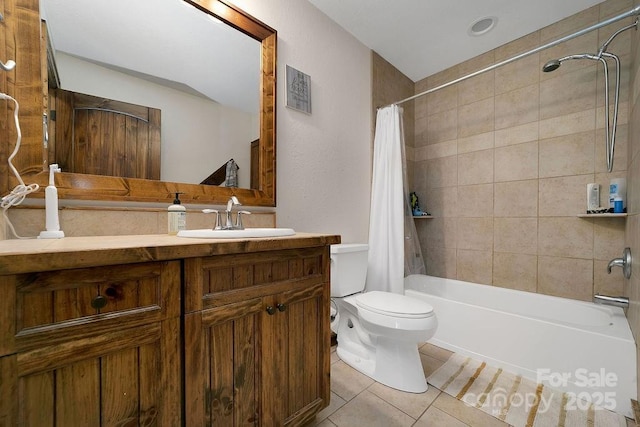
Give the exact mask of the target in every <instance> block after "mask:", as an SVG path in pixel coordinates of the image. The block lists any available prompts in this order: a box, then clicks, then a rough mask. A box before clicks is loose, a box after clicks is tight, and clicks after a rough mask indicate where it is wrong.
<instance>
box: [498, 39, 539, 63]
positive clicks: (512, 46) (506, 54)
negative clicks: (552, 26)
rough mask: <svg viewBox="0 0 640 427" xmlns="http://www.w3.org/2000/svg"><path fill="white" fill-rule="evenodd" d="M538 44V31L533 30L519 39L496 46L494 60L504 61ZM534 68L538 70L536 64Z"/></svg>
mask: <svg viewBox="0 0 640 427" xmlns="http://www.w3.org/2000/svg"><path fill="white" fill-rule="evenodd" d="M538 46H540V31H535V32H533V33H531V34H527V35H526V36H523V37H520V38H519V39H516V40H514V41H512V42H509V43H507V44H504V45H502V46H499V47H497V48H496V49H495V56H496V58H495V60H496V62H500V61H504V60H507V59H509V58H512V57H514V56H516V55H518V54H520V53H522V52H526V51H529V50H531V49H535V48H537V47H538ZM534 56H535V55H534ZM516 62H518V61H516ZM535 69H536V70H539V69H540V67H538V66H537V64H536V66H535Z"/></svg>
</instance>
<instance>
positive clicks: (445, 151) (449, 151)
mask: <svg viewBox="0 0 640 427" xmlns="http://www.w3.org/2000/svg"><path fill="white" fill-rule="evenodd" d="M425 148H426V158H427V159H438V158H440V157H449V156H455V155H456V154H457V153H458V141H457V140H455V139H454V140H453V141H445V142H439V143H437V144H431V145H427V146H426V147H425Z"/></svg>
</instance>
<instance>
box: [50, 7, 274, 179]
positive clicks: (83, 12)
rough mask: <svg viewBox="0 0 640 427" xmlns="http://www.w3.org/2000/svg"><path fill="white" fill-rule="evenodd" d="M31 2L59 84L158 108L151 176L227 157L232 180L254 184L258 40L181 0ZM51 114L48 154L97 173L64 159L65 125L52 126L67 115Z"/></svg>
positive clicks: (196, 172)
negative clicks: (155, 166) (156, 157)
mask: <svg viewBox="0 0 640 427" xmlns="http://www.w3.org/2000/svg"><path fill="white" fill-rule="evenodd" d="M41 8H42V15H43V18H44V19H45V20H46V23H47V27H48V33H49V37H50V40H49V42H50V45H51V46H52V48H53V52H50V54H49V57H50V58H53V59H54V60H55V68H56V70H57V75H58V76H59V88H60V89H64V90H66V91H71V92H77V93H80V94H88V95H93V96H97V97H101V98H107V99H109V100H113V101H120V102H124V103H129V104H137V105H141V106H144V107H151V108H152V109H157V110H160V114H161V120H160V122H161V129H160V132H159V133H160V168H159V169H160V170H159V172H160V176H159V178H160V180H161V181H167V182H176V183H190V184H199V183H201V182H203V181H205V180H207V179H208V178H209V177H210V176H211V175H212V174H213V173H214V172H215V171H216V170H218V169H219V168H221V167H224V165H225V164H226V162H227V161H228V160H229V159H234V161H235V163H236V164H237V165H238V166H239V170H238V186H239V187H244V188H250V187H252V188H255V189H260V188H259V179H257V178H256V176H255V175H256V174H255V173H254V177H253V179H252V177H251V176H250V174H251V170H252V169H253V170H254V171H256V170H259V163H258V162H259V157H258V156H256V155H255V153H256V152H257V150H256V149H255V147H256V144H254V151H253V152H254V156H253V161H252V155H251V153H252V146H251V143H252V142H254V141H256V140H259V138H260V137H261V135H260V125H261V118H260V99H261V98H260V95H261V94H260V88H261V85H260V83H261V79H262V74H261V51H262V46H261V43H260V42H259V41H257V40H255V39H254V38H252V37H249V36H247V35H246V34H243V33H242V32H240V31H237V30H236V29H234V28H232V27H231V26H229V25H227V24H225V23H223V22H222V21H219V20H218V19H216V18H214V17H212V16H211V15H209V14H206V13H203V11H201V10H199V9H197V8H196V7H194V6H193V5H191V4H189V3H188V2H185V1H182V0H137V1H135V2H132V1H130V0H109V1H106V0H105V1H92V2H87V1H85V0H41ZM51 83H52V82H50V86H51V85H52V84H51ZM52 99H54V100H55V96H52V94H51V91H50V101H51V100H52ZM50 104H51V102H50ZM54 111H55V110H54ZM53 118H54V114H53V112H52V116H51V119H52V120H53ZM55 118H56V123H55V129H56V131H54V132H52V137H51V144H50V148H49V163H53V162H54V161H55V162H58V163H60V164H61V165H62V167H63V170H66V171H68V172H80V173H98V174H99V173H100V172H93V171H92V170H86V169H85V170H80V169H78V170H74V169H73V168H72V167H67V168H65V166H64V160H63V159H61V158H60V153H61V152H65V150H64V149H62V148H61V147H64V146H66V145H67V144H64V143H63V142H61V139H62V138H65V139H66V138H69V137H73V135H63V133H62V132H60V129H63V128H67V129H73V125H69V124H65V123H61V122H60V121H59V120H61V115H59V114H55ZM90 129H91V128H90ZM93 132H94V133H99V132H97V131H96V130H95V125H94V130H93ZM72 133H73V132H72ZM102 133H103V134H104V133H106V134H110V135H114V136H116V135H117V134H118V132H117V131H103V132H102ZM87 134H88V138H89V137H90V135H91V132H88V133H87ZM76 139H77V138H76ZM102 139H103V142H102V145H105V144H114V143H113V142H112V141H108V140H105V138H104V137H103V138H102ZM91 145H92V144H88V143H86V144H85V147H88V146H91ZM93 145H98V144H93ZM114 145H115V144H114ZM89 155H90V154H89ZM93 156H94V157H100V154H95V153H94V154H93ZM139 158H141V157H140V156H139ZM124 161H125V162H126V158H125V159H124ZM136 162H137V160H136ZM95 170H97V169H95ZM105 174H107V175H108V173H105ZM119 176H123V177H124V176H128V177H134V178H147V179H148V178H152V179H157V177H156V178H154V177H153V176H150V175H146V176H131V175H125V174H122V175H119ZM252 182H254V184H253V185H252ZM254 186H255V187H254Z"/></svg>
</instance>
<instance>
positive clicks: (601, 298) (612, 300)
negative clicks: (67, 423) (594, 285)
mask: <svg viewBox="0 0 640 427" xmlns="http://www.w3.org/2000/svg"><path fill="white" fill-rule="evenodd" d="M593 302H595V303H596V304H602V305H613V306H615V307H620V308H628V307H629V298H627V297H611V296H609V295H600V294H596V295H594V296H593Z"/></svg>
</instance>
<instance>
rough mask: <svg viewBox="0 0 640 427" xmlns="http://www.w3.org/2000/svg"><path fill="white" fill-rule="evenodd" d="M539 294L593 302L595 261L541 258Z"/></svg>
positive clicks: (539, 262)
mask: <svg viewBox="0 0 640 427" xmlns="http://www.w3.org/2000/svg"><path fill="white" fill-rule="evenodd" d="M538 292H542V293H544V294H547V295H555V296H559V297H564V298H573V299H578V300H583V301H591V299H592V298H593V261H592V260H589V259H577V258H561V257H549V256H539V257H538Z"/></svg>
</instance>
